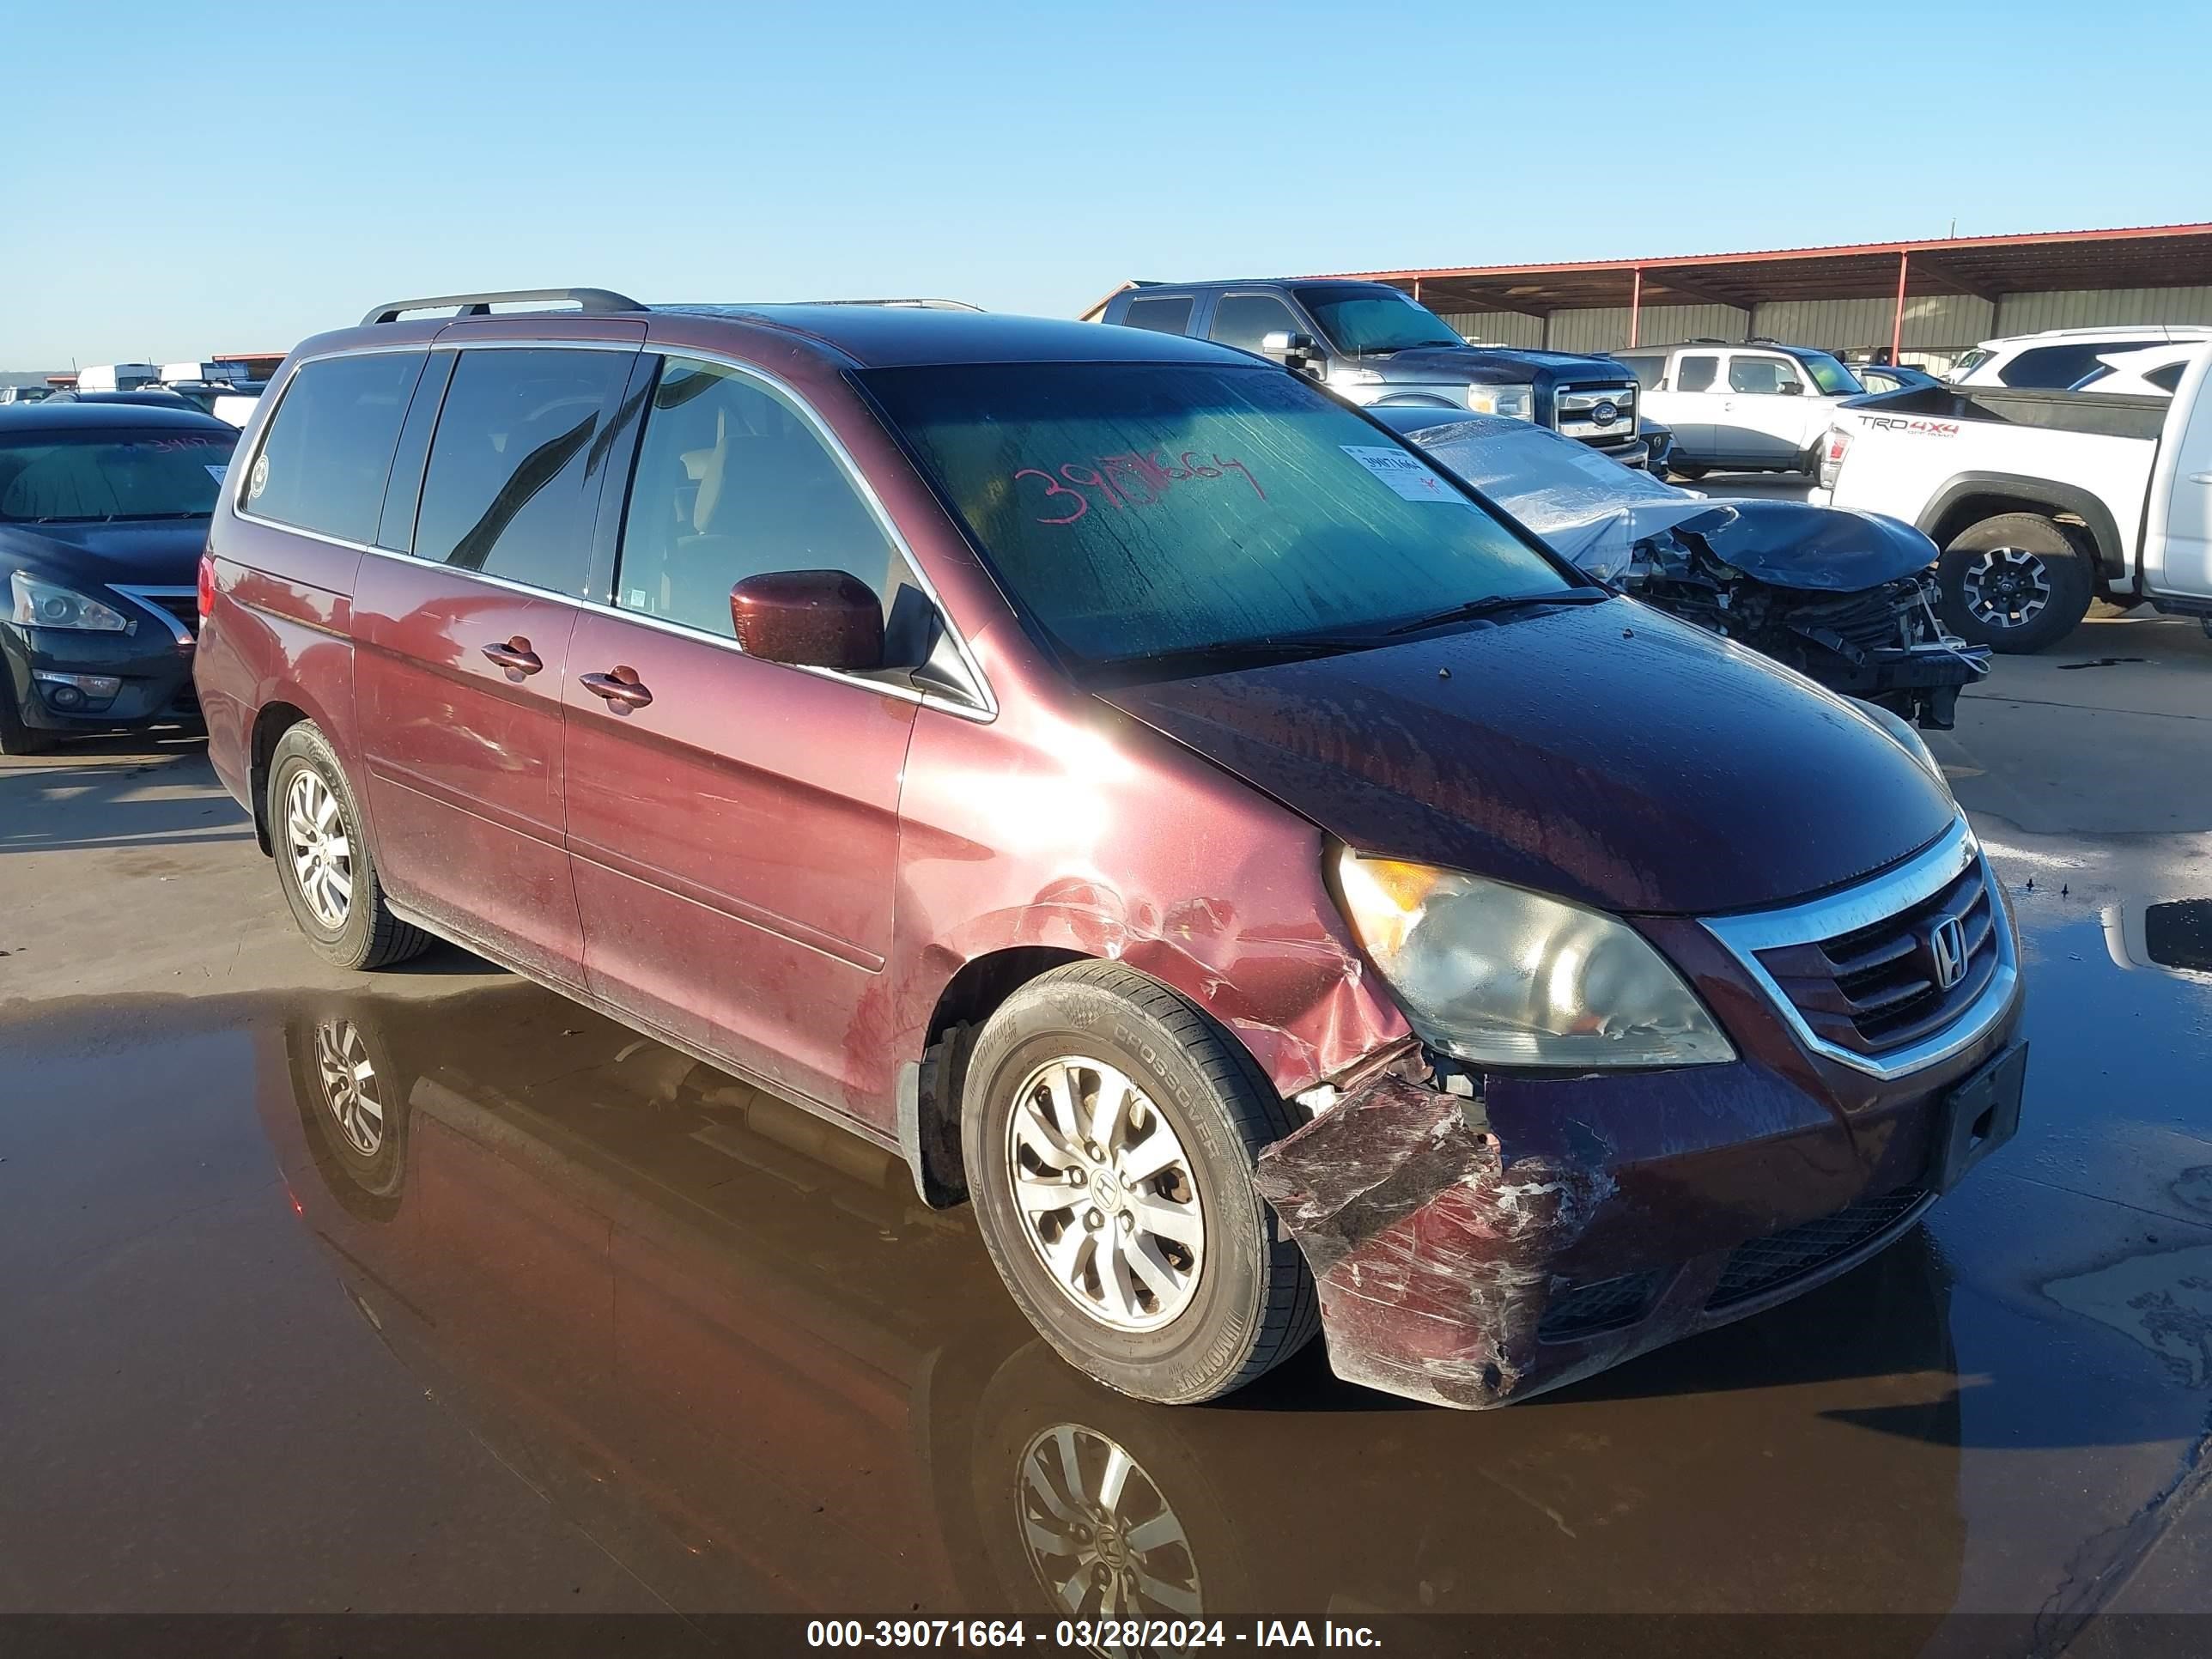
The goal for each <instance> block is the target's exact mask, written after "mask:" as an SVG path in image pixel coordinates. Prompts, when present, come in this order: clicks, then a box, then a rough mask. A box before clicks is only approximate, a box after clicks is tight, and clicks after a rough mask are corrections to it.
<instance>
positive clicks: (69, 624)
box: [8, 570, 131, 634]
mask: <svg viewBox="0 0 2212 1659" xmlns="http://www.w3.org/2000/svg"><path fill="white" fill-rule="evenodd" d="M8 586H9V591H10V592H12V593H13V594H14V596H15V606H14V609H13V610H12V611H10V612H9V614H10V616H11V617H13V618H14V620H15V625H16V626H17V627H19V628H75V629H86V630H89V631H90V632H93V633H97V634H120V633H122V632H124V631H125V629H128V628H129V627H130V626H131V623H130V622H129V620H128V619H127V618H125V617H124V616H123V615H122V613H121V612H119V611H111V610H110V609H108V607H107V606H106V605H102V604H101V603H100V601H99V600H98V599H87V598H86V597H85V596H84V595H83V594H82V593H79V592H75V591H74V590H73V589H70V588H67V587H59V586H56V585H55V584H53V583H52V582H47V581H40V580H39V579H38V578H37V577H36V576H33V574H31V573H30V572H29V571H27V570H18V571H16V572H15V574H13V575H12V576H10V577H9V579H8Z"/></svg>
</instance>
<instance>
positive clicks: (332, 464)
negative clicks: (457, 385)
mask: <svg viewBox="0 0 2212 1659" xmlns="http://www.w3.org/2000/svg"><path fill="white" fill-rule="evenodd" d="M426 356H428V354H427V353H425V352H420V351H377V352H370V353H368V354H366V355H364V356H357V357H325V358H322V359H320V360H319V361H318V362H312V363H307V364H304V365H302V366H301V368H300V369H299V371H298V372H297V373H296V374H294V375H293V376H292V381H291V384H290V385H289V386H287V387H286V388H285V391H284V401H283V403H282V404H279V405H278V406H277V410H276V416H275V417H274V418H273V419H272V420H271V421H270V423H269V434H268V435H267V436H266V437H265V438H264V439H263V440H262V442H261V453H260V454H259V455H258V456H256V457H255V458H254V462H253V466H252V470H251V471H249V472H248V473H247V475H246V503H245V505H246V511H247V512H249V513H253V514H255V515H256V516H257V517H259V518H264V519H273V520H276V522H277V523H278V524H286V525H291V526H294V527H295V528H297V529H301V530H312V531H314V532H317V533H318V534H319V535H324V536H335V537H337V538H338V539H339V540H341V541H348V542H362V543H366V542H368V540H369V539H370V538H372V537H374V535H375V534H376V519H377V514H378V513H379V512H380V510H381V509H382V507H383V505H384V485H385V481H386V479H387V478H388V477H390V476H391V473H392V451H393V450H394V449H395V448H397V447H398V443H399V423H400V422H401V421H403V420H404V419H405V418H406V415H407V400H408V398H409V397H410V395H411V394H412V393H413V392H414V390H415V381H416V377H417V376H419V375H420V374H422V364H423V362H424V359H425V358H426Z"/></svg>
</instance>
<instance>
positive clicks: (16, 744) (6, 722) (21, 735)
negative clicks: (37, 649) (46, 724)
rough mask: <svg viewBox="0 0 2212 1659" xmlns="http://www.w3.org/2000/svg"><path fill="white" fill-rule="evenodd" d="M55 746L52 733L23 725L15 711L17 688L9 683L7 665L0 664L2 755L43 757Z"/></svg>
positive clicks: (0, 750) (21, 719)
mask: <svg viewBox="0 0 2212 1659" xmlns="http://www.w3.org/2000/svg"><path fill="white" fill-rule="evenodd" d="M53 744H54V740H53V737H52V734H51V733H49V732H40V731H38V730H36V729H34V728H33V727H31V726H26V725H24V724H23V717H22V715H21V714H18V713H17V712H16V710H15V688H14V687H13V686H11V685H9V683H8V670H7V665H5V664H4V663H0V755H43V754H45V753H46V750H49V749H51V748H52V747H53Z"/></svg>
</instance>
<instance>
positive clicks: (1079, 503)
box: [860, 363, 1571, 672]
mask: <svg viewBox="0 0 2212 1659" xmlns="http://www.w3.org/2000/svg"><path fill="white" fill-rule="evenodd" d="M860 379H861V380H862V381H863V382H864V384H865V385H866V386H867V388H868V389H869V391H870V392H872V394H873V395H874V396H875V398H877V400H878V404H880V405H881V406H882V408H883V409H884V412H885V413H886V414H887V415H888V416H889V417H890V420H891V422H892V423H893V424H894V425H895V426H896V427H897V428H899V430H900V431H901V432H902V434H903V435H905V437H906V439H907V441H908V444H909V445H910V446H911V447H912V448H913V450H914V451H915V453H916V454H917V455H918V456H919V457H920V459H921V461H922V463H923V465H924V466H925V468H926V469H927V471H929V472H930V473H931V474H933V477H934V478H935V481H936V483H937V485H938V488H939V491H940V492H941V493H942V495H944V497H945V500H947V501H949V502H951V504H952V506H953V507H954V508H955V509H956V510H957V512H958V513H959V514H960V516H961V517H962V519H963V520H965V521H966V524H967V526H968V529H969V534H970V536H971V538H973V539H974V541H975V544H976V545H977V547H978V548H979V549H980V550H981V551H982V553H983V555H984V556H985V557H986V559H987V561H988V562H989V563H990V566H991V568H992V569H993V570H994V573H995V574H996V576H997V578H998V580H999V582H1000V586H1001V587H1002V588H1003V589H1004V590H1005V591H1006V593H1007V594H1008V596H1009V597H1010V598H1011V599H1012V601H1013V603H1014V604H1015V605H1017V606H1018V608H1020V609H1021V610H1022V611H1024V613H1025V614H1026V615H1027V616H1028V617H1029V618H1030V621H1031V623H1032V624H1033V625H1034V626H1035V627H1036V628H1037V629H1039V630H1041V631H1042V634H1043V635H1045V636H1046V637H1047V638H1048V641H1050V643H1051V644H1052V645H1053V646H1054V648H1055V649H1056V650H1058V651H1059V652H1060V654H1061V655H1062V656H1063V657H1064V658H1066V659H1071V660H1072V661H1073V662H1074V663H1076V664H1078V665H1089V666H1104V665H1123V671H1125V672H1126V671H1154V672H1161V671H1174V670H1173V668H1172V666H1167V665H1163V664H1162V662H1161V659H1168V658H1174V657H1178V656H1193V655H1197V656H1203V655H1205V654H1206V653H1222V652H1226V651H1231V650H1254V649H1258V650H1273V649H1276V648H1277V647H1279V645H1281V644H1282V643H1283V642H1285V641H1296V640H1297V639H1298V638H1299V637H1300V636H1306V637H1307V638H1308V639H1310V640H1315V641H1319V640H1320V639H1321V638H1322V636H1328V638H1329V639H1331V640H1334V639H1336V638H1338V637H1340V636H1341V635H1345V634H1346V633H1353V634H1359V635H1364V636H1372V637H1377V638H1379V637H1384V636H1385V635H1384V634H1383V630H1385V629H1388V628H1389V627H1390V626H1393V625H1395V624H1398V623H1406V622H1408V621H1410V620H1411V619H1413V618H1414V617H1425V616H1429V615H1432V614H1434V613H1436V612H1437V611H1443V610H1449V609H1450V608H1452V607H1454V606H1456V605H1462V604H1465V603H1467V602H1468V601H1472V600H1476V599H1484V598H1486V597H1490V596H1494V595H1508V594H1511V595H1521V594H1531V593H1542V594H1547V595H1548V594H1552V593H1557V592H1564V591H1565V590H1566V589H1568V588H1569V587H1570V586H1571V583H1570V582H1569V581H1568V580H1567V579H1566V578H1565V577H1564V576H1563V575H1562V574H1560V573H1559V569H1558V568H1556V567H1555V566H1554V565H1553V563H1552V562H1550V561H1549V560H1548V559H1547V558H1546V557H1545V556H1543V555H1542V554H1541V553H1539V552H1538V551H1536V550H1534V549H1533V548H1532V547H1530V546H1529V545H1528V544H1527V543H1526V542H1524V541H1523V540H1522V539H1521V538H1520V537H1519V536H1518V535H1517V534H1516V532H1514V531H1512V530H1511V529H1509V528H1508V527H1507V526H1505V525H1504V523H1503V522H1501V521H1500V520H1498V519H1496V518H1493V517H1492V515H1491V514H1490V513H1488V512H1487V511H1486V509H1484V508H1483V507H1480V506H1479V505H1478V504H1477V503H1476V502H1475V501H1474V500H1473V499H1472V498H1470V497H1469V496H1468V495H1467V494H1466V493H1465V492H1464V491H1462V489H1459V488H1458V487H1457V486H1455V484H1453V483H1450V482H1449V480H1447V479H1446V478H1445V477H1443V475H1441V474H1439V473H1438V472H1437V471H1435V469H1433V468H1432V467H1431V466H1430V465H1428V464H1427V463H1426V462H1425V461H1424V460H1422V459H1420V458H1419V456H1418V455H1417V454H1415V453H1413V451H1412V450H1410V449H1407V447H1404V446H1402V445H1400V444H1397V443H1395V442H1394V441H1392V440H1391V438H1390V436H1389V434H1387V433H1384V432H1383V431H1380V430H1378V429H1377V428H1376V427H1375V426H1373V425H1372V424H1370V422H1368V421H1366V420H1365V419H1364V418H1363V417H1362V416H1358V415H1357V414H1355V413H1354V412H1352V410H1349V409H1347V408H1346V407H1345V406H1343V405H1342V404H1339V403H1338V402H1336V401H1335V400H1334V398H1330V397H1328V395H1327V394H1326V393H1324V392H1321V391H1320V390H1319V389H1317V388H1316V387H1314V386H1311V385H1310V384H1308V383H1307V382H1305V381H1303V380H1299V379H1297V377H1295V376H1292V375H1287V374H1275V373H1273V372H1270V371H1268V370H1267V369H1265V368H1257V367H1255V368H1243V367H1238V366H1235V365H1214V364H1193V365H1188V366H1183V365H1176V366H1173V367H1164V366H1160V365H1156V364H1133V363H1042V364H1041V363H1008V364H974V365H968V364H963V365H958V366H956V367H950V368H887V369H877V370H873V371H868V372H866V373H864V374H861V375H860ZM1364 642H1365V641H1364V638H1363V639H1362V640H1360V641H1351V642H1349V643H1348V644H1347V645H1346V648H1357V647H1358V644H1360V643H1364Z"/></svg>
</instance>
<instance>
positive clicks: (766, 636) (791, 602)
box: [730, 570, 884, 673]
mask: <svg viewBox="0 0 2212 1659" xmlns="http://www.w3.org/2000/svg"><path fill="white" fill-rule="evenodd" d="M730 625H731V626H732V628H733V629H735V630H736V632H737V636H738V644H739V645H740V646H742V647H744V653H745V654H746V655H747V656H749V657H758V658H760V659H761V660H762V661H763V662H781V663H789V664H790V665H792V666H793V667H795V668H842V669H845V670H847V671H850V672H854V673H866V672H867V671H870V670H872V669H878V668H881V667H882V666H883V665H884V606H883V601H882V600H880V599H878V598H877V597H876V596H875V594H874V592H872V590H871V589H870V588H869V586H868V585H867V584H866V582H864V581H862V580H860V578H859V577H857V576H853V575H848V574H847V573H845V572H844V571H842V570H776V571H771V572H769V573H768V574H764V575H759V576H748V577H746V578H745V579H744V580H743V581H741V582H739V583H738V585H737V586H735V587H733V588H732V589H731V590H730Z"/></svg>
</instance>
